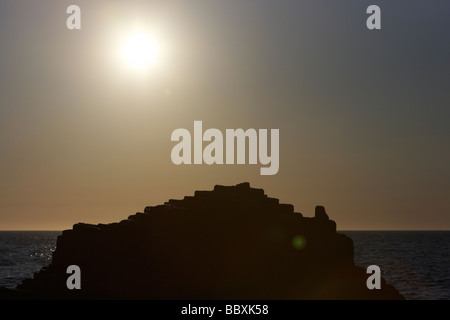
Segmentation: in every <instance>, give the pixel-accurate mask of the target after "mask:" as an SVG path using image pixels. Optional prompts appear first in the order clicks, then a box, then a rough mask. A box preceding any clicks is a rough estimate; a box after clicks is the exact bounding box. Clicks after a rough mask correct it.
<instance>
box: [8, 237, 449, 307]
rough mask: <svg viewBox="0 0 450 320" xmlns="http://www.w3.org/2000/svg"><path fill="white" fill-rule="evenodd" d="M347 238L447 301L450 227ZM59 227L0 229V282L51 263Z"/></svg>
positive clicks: (361, 259) (406, 285)
mask: <svg viewBox="0 0 450 320" xmlns="http://www.w3.org/2000/svg"><path fill="white" fill-rule="evenodd" d="M339 232H340V233H343V234H346V235H347V236H349V237H350V238H352V239H353V242H354V245H355V263H356V265H359V266H361V267H364V268H367V267H368V266H369V265H378V266H379V267H380V268H381V272H382V276H383V278H385V279H386V280H387V282H388V283H390V284H392V285H393V286H394V287H395V288H397V290H398V291H400V293H402V294H403V295H404V296H405V298H406V299H411V300H450V231H339ZM59 234H61V232H59V231H0V286H5V287H8V288H14V287H16V285H17V284H19V283H20V282H21V281H22V280H23V279H25V278H30V277H32V276H33V274H34V272H37V271H39V270H40V269H41V268H42V267H43V266H46V265H48V264H50V263H51V258H52V252H53V251H54V250H55V246H56V238H57V236H58V235H59Z"/></svg>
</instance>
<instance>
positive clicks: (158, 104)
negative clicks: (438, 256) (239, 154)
mask: <svg viewBox="0 0 450 320" xmlns="http://www.w3.org/2000/svg"><path fill="white" fill-rule="evenodd" d="M70 4H77V5H79V6H80V7H81V10H82V29H81V30H79V31H69V30H67V28H66V19H67V17H68V15H67V14H66V8H67V6H69V5H70ZM371 4H377V5H379V6H380V7H381V10H382V29H381V30H376V31H370V30H368V29H367V28H366V19H367V17H368V15H367V14H366V8H367V7H368V6H369V5H371ZM449 14H450V2H449V1H447V0H445V1H439V0H436V1H432V2H429V1H428V2H427V1H379V0H377V1H350V0H340V1H318V0H316V1H287V0H286V1H285V0H281V1H271V0H253V1H242V0H226V1H217V0H216V1H215V0H204V1H203V0H201V1H200V0H179V1H124V0H123V1H112V0H108V1H103V0H96V1H92V0H90V1H81V0H77V1H48V0H40V1H29V0H26V1H23V0H13V1H5V0H2V1H1V2H0V44H1V52H0V150H1V151H0V229H1V230H8V229H9V230H27V229H28V230H61V229H68V228H71V227H72V225H73V224H74V223H77V222H87V223H108V222H115V221H120V220H122V219H125V218H126V217H127V216H128V215H130V214H134V213H135V212H137V211H142V210H143V209H144V207H145V206H147V205H157V204H162V203H163V202H164V201H166V200H168V199H170V198H182V197H183V196H185V195H193V193H194V191H195V190H210V189H212V188H213V187H214V185H215V184H225V185H232V184H236V183H240V182H244V181H249V182H250V183H251V185H252V186H253V187H258V188H264V190H265V191H266V194H268V195H269V196H272V197H278V198H280V200H281V201H282V202H284V203H292V204H294V206H295V210H296V211H299V212H302V213H303V214H304V215H305V216H312V215H313V214H314V207H315V205H318V204H320V205H324V206H325V208H326V210H327V212H328V214H329V215H330V217H331V218H332V219H333V220H335V221H336V222H337V225H338V229H341V230H348V229H363V230H381V229H450V166H449V164H450V144H449V141H450V125H449V124H450V90H449V88H450V86H449V85H450V32H449V30H450V19H449ZM136 23H141V24H145V25H147V26H148V27H149V28H150V29H151V30H152V32H153V34H154V35H155V37H157V38H158V39H159V40H158V41H160V44H161V48H163V49H164V50H162V53H161V59H160V61H159V63H158V64H155V67H154V68H152V70H150V71H149V72H147V73H141V74H138V73H136V72H132V71H131V70H129V69H127V67H126V66H125V65H124V64H123V63H122V62H120V61H118V60H117V59H116V57H117V51H118V50H119V40H118V39H119V35H120V34H121V33H123V32H126V30H129V29H130V28H131V26H133V25H135V24H136ZM194 120H202V121H203V127H204V129H206V128H218V129H221V130H225V129H226V128H230V129H234V128H244V129H247V128H256V129H259V128H267V129H279V130H280V170H279V172H278V174H277V175H274V176H261V175H260V174H259V168H260V165H252V166H251V165H213V166H208V165H190V166H188V165H182V166H176V165H174V164H173V163H172V161H171V158H170V152H171V149H172V147H173V146H174V145H175V143H174V142H171V141H170V135H171V133H172V131H173V130H175V129H177V128H187V129H189V130H190V131H191V132H192V130H193V122H194Z"/></svg>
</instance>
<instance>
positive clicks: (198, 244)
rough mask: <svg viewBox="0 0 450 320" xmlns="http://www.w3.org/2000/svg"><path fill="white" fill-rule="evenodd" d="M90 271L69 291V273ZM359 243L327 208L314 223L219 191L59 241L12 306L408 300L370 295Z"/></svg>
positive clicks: (254, 195)
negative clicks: (20, 302) (356, 249)
mask: <svg viewBox="0 0 450 320" xmlns="http://www.w3.org/2000/svg"><path fill="white" fill-rule="evenodd" d="M70 265H77V266H79V267H80V269H81V290H69V289H68V288H67V286H66V280H67V278H68V277H69V275H68V274H67V273H66V270H67V267H68V266H70ZM368 276H369V275H368V274H366V272H365V270H364V269H362V268H359V267H356V266H355V265H354V259H353V241H352V240H351V239H350V238H348V237H347V236H345V235H342V234H339V233H337V232H336V224H335V222H334V221H332V220H330V219H329V218H328V215H327V214H326V212H325V209H324V208H323V207H320V206H318V207H316V215H315V217H314V218H307V217H303V216H302V214H300V213H297V212H294V207H293V206H292V205H289V204H280V203H279V201H278V199H274V198H269V197H267V196H266V195H265V194H264V191H263V190H262V189H254V188H250V185H249V184H248V183H242V184H239V185H237V186H215V187H214V190H213V191H196V192H195V195H194V196H187V197H185V198H184V199H183V200H169V201H168V202H166V203H165V204H164V205H160V206H155V207H147V208H145V211H144V212H143V213H137V214H135V215H132V216H129V217H128V219H126V220H122V221H121V222H119V223H112V224H99V225H90V224H84V223H78V224H76V225H74V226H73V229H72V230H65V231H64V232H63V233H62V235H61V236H59V237H58V241H57V248H56V250H55V252H54V253H53V259H52V263H51V265H49V266H48V267H46V268H43V269H42V270H40V271H39V272H37V273H36V274H35V275H34V278H33V279H26V280H24V281H23V283H22V284H20V285H19V286H18V287H17V289H16V290H14V291H13V292H9V291H8V290H0V296H3V297H10V298H45V299H46V298H64V299H65V298H89V299H402V298H403V297H402V296H401V295H400V294H399V293H398V292H397V290H395V289H394V288H393V287H392V286H390V285H388V284H386V282H385V281H384V280H383V281H382V285H381V290H376V289H374V290H369V289H367V287H366V280H367V277H368Z"/></svg>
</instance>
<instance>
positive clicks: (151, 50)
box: [120, 29, 159, 71]
mask: <svg viewBox="0 0 450 320" xmlns="http://www.w3.org/2000/svg"><path fill="white" fill-rule="evenodd" d="M120 56H121V59H122V60H123V62H124V63H125V64H126V65H127V66H128V67H130V68H132V69H134V70H137V71H145V70H147V69H149V68H150V67H152V66H154V65H155V64H156V63H158V58H159V57H158V56H159V48H158V44H157V42H156V40H155V38H154V37H152V35H151V34H150V33H148V32H146V31H145V30H143V29H137V30H133V31H132V32H130V33H129V34H128V35H126V36H124V37H123V40H122V43H121V45H120Z"/></svg>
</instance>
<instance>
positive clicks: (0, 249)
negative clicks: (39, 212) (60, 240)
mask: <svg viewBox="0 0 450 320" xmlns="http://www.w3.org/2000/svg"><path fill="white" fill-rule="evenodd" d="M60 234H61V232H60V231H0V286H4V287H7V288H15V287H16V286H17V285H18V284H19V283H21V281H22V280H23V279H25V278H32V277H33V274H34V273H35V272H38V271H39V270H40V269H41V268H42V267H44V266H47V265H49V264H50V263H51V261H52V252H53V251H54V250H55V249H56V238H57V237H58V235H60Z"/></svg>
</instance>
